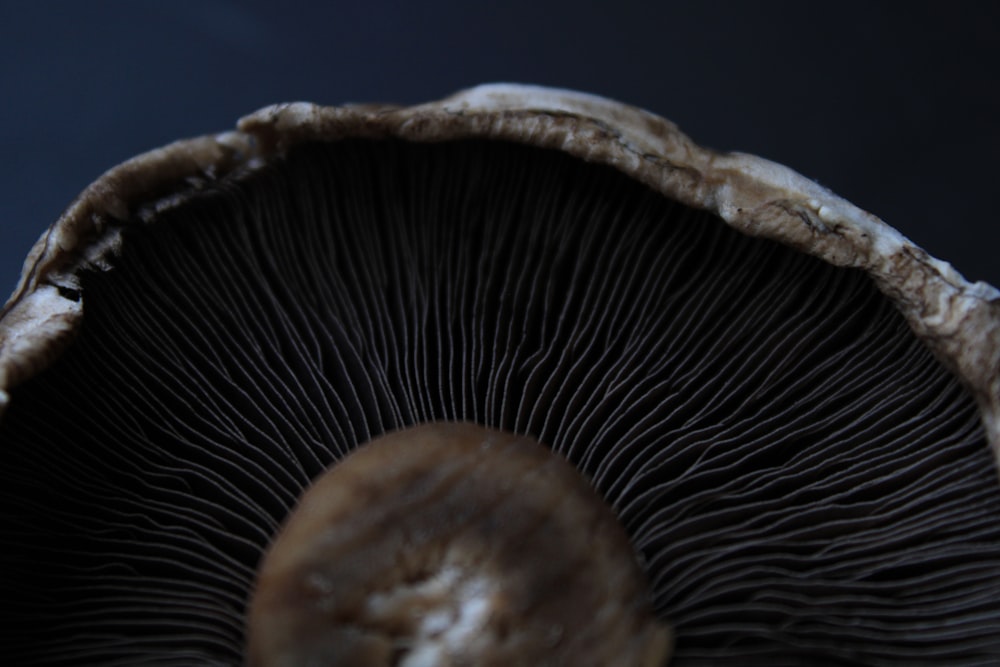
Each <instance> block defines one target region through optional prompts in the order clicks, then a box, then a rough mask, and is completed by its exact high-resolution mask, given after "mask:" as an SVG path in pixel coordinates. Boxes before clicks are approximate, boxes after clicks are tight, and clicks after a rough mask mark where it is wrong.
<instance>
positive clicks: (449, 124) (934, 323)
mask: <svg viewBox="0 0 1000 667" xmlns="http://www.w3.org/2000/svg"><path fill="white" fill-rule="evenodd" d="M347 136H350V137H355V138H364V137H369V138H377V137H398V138H403V139H407V140H411V141H444V140H451V139H460V138H468V137H477V138H491V139H505V140H509V141H515V142H521V143H527V144H531V145H535V146H539V147H546V148H554V149H557V150H561V151H564V152H566V153H569V154H571V155H574V156H577V157H581V158H583V159H585V160H588V161H593V162H598V163H603V164H608V165H611V166H613V167H615V168H616V169H619V170H620V171H622V172H624V173H626V174H629V175H631V176H633V177H634V178H636V179H638V180H639V181H641V182H643V183H645V184H647V185H649V186H650V187H652V188H654V189H656V190H658V191H659V192H662V193H663V194H665V195H666V196H668V197H670V198H673V199H675V200H677V201H679V202H681V203H683V204H686V205H689V206H694V207H697V208H704V209H707V210H709V211H712V212H714V213H716V214H717V215H719V216H720V217H721V218H722V219H723V220H725V221H726V222H727V223H728V224H730V225H731V226H733V227H734V228H736V229H738V230H740V231H742V232H744V233H746V234H749V235H751V236H761V237H765V238H770V239H773V240H776V241H779V242H781V243H784V244H786V245H789V246H791V247H793V248H796V249H798V250H801V251H803V252H806V253H808V254H811V255H814V256H816V257H819V258H821V259H823V260H825V261H827V262H830V263H832V264H835V265H837V266H850V267H856V268H860V269H863V270H864V271H866V272H867V273H868V274H869V275H870V276H871V277H872V279H873V280H874V281H875V284H876V285H877V286H878V287H879V289H880V290H881V291H882V292H883V293H884V294H886V295H887V296H888V297H889V298H891V299H892V300H893V302H894V303H895V304H896V305H897V307H898V308H899V309H900V311H901V312H902V313H903V315H904V316H905V318H906V320H907V322H908V323H909V324H910V327H911V328H912V329H913V331H914V332H915V333H916V334H917V336H918V337H920V338H921V339H922V340H923V341H924V342H925V343H926V344H927V345H928V347H930V349H931V350H932V351H933V352H934V353H935V354H936V355H937V356H938V358H940V359H941V360H942V361H943V362H944V364H945V365H946V366H947V367H948V368H949V369H951V370H952V371H953V372H954V373H955V374H956V375H958V377H959V378H961V380H962V381H963V383H964V384H965V385H966V386H967V387H968V388H969V389H970V391H971V392H972V394H973V396H974V397H975V398H976V401H977V403H978V404H979V406H980V410H981V413H982V418H983V422H984V424H985V427H986V431H987V435H988V438H989V441H990V445H991V447H992V449H993V452H994V458H995V460H997V461H1000V292H998V291H997V289H996V288H994V287H992V286H990V285H988V284H986V283H983V282H976V283H969V282H967V281H966V280H965V279H964V278H963V277H962V276H961V275H960V274H959V273H958V272H956V271H955V270H954V269H953V268H952V267H951V265H949V264H948V263H946V262H943V261H941V260H938V259H935V258H933V257H931V256H930V255H928V254H927V253H926V252H925V251H923V250H922V249H920V248H919V247H917V246H916V245H914V244H913V243H912V242H911V241H909V240H908V239H906V238H905V237H904V236H902V235H901V234H900V233H899V232H897V231H896V230H895V229H893V228H891V227H889V226H888V225H886V224H884V223H883V222H882V221H880V220H879V219H878V218H876V217H875V216H873V215H871V214H869V213H866V212H864V211H862V210H860V209H858V208H857V207H855V206H853V205H852V204H850V203H849V202H847V201H845V200H843V199H841V198H839V197H837V196H836V195H834V194H832V193H831V192H830V191H828V190H827V189H825V188H823V187H821V186H819V185H818V184H816V183H815V182H813V181H811V180H809V179H807V178H805V177H803V176H801V175H800V174H798V173H796V172H794V171H792V170H791V169H788V168H787V167H784V166H782V165H779V164H776V163H773V162H770V161H768V160H765V159H762V158H759V157H755V156H752V155H746V154H740V153H717V152H714V151H711V150H708V149H705V148H701V147H699V146H697V145H696V144H694V143H693V142H692V141H691V140H690V139H689V138H688V137H687V136H685V135H684V134H683V133H681V132H680V131H679V130H678V129H677V127H676V126H675V125H674V124H673V123H671V122H669V121H667V120H664V119H662V118H659V117H657V116H655V115H652V114H650V113H648V112H645V111H642V110H640V109H636V108H634V107H631V106H628V105H625V104H621V103H618V102H614V101H611V100H607V99H604V98H601V97H597V96H593V95H587V94H583V93H577V92H572V91H567V90H558V89H550V88H542V87H536V86H527V85H516V84H492V85H483V86H479V87H476V88H472V89H469V90H466V91H463V92H460V93H458V94H456V95H453V96H451V97H449V98H446V99H444V100H441V101H439V102H432V103H429V104H424V105H419V106H414V107H406V108H401V107H396V106H389V105H353V106H351V105H348V106H343V107H321V106H317V105H313V104H308V103H291V104H280V105H276V106H271V107H267V108H264V109H262V110H260V111H258V112H256V113H254V114H251V115H250V116H247V117H245V118H243V119H242V120H241V121H240V122H239V130H238V131H237V132H230V133H224V134H220V135H216V136H208V137H202V138H198V139H192V140H187V141H179V142H176V143H174V144H171V145H169V146H166V147H164V148H161V149H157V150H154V151H150V152H149V153H145V154H143V155H140V156H138V157H136V158H134V159H132V160H130V161H128V162H126V163H124V164H122V165H120V166H118V167H115V168H113V169H111V170H110V171H108V172H107V173H106V174H105V175H104V176H103V177H101V179H99V180H98V181H97V182H95V183H94V184H93V185H91V186H90V187H89V188H87V190H85V191H84V192H83V194H81V196H80V197H79V198H78V199H77V201H76V202H74V204H73V205H71V206H70V208H69V209H68V210H67V211H66V213H65V214H64V215H63V216H62V217H61V218H60V219H59V220H58V221H57V222H56V223H55V224H54V225H53V226H52V228H50V229H49V230H48V231H47V232H46V233H45V234H43V235H42V237H41V238H40V239H39V241H38V242H37V243H36V244H35V246H34V247H33V248H32V250H31V252H30V254H29V256H28V258H27V260H26V261H25V266H24V270H23V272H22V277H21V281H20V283H19V284H18V286H17V288H16V289H15V290H14V293H13V295H12V296H11V298H10V300H9V301H8V302H7V304H6V306H5V307H4V310H3V315H2V317H0V410H2V409H3V406H4V405H5V404H6V402H7V391H8V389H9V388H10V387H13V386H14V385H16V384H18V383H19V382H20V381H22V380H23V379H25V378H27V377H30V376H31V375H33V374H34V373H35V372H37V371H38V370H39V369H41V368H43V367H44V366H46V365H47V364H48V363H50V361H51V360H52V359H53V358H54V357H56V356H57V355H58V353H59V350H60V349H62V347H63V346H64V345H65V343H66V341H68V340H69V339H70V338H71V336H72V334H73V332H74V331H75V330H76V328H77V327H78V326H79V321H80V317H81V313H82V311H81V303H80V300H79V294H78V289H79V287H78V281H77V279H76V278H75V276H74V272H75V271H76V269H77V268H78V267H80V266H82V265H97V266H100V265H101V264H102V262H103V257H104V256H105V255H106V253H108V252H113V250H114V248H115V247H116V246H117V243H118V241H117V239H118V233H119V229H118V227H117V226H116V224H115V221H120V220H124V219H126V218H127V213H128V212H130V211H131V210H132V209H133V208H135V207H136V206H140V205H141V206H152V207H154V208H163V207H167V206H170V205H171V204H172V203H173V202H174V197H173V196H172V195H166V193H169V192H172V191H176V187H177V186H178V184H181V183H185V182H186V183H188V184H189V187H192V188H194V189H197V187H198V182H199V180H201V179H205V178H216V177H219V176H221V175H224V174H226V173H229V172H231V171H233V170H235V169H243V168H251V169H252V168H254V166H256V165H259V164H262V163H263V162H264V161H265V160H266V159H267V158H268V157H271V156H273V155H275V154H280V153H281V152H283V151H285V150H287V149H288V148H289V147H291V146H293V145H296V144H298V143H301V142H304V141H309V140H316V139H323V140H335V139H337V138H341V137H347ZM162 196H165V197H166V198H165V199H160V200H157V198H158V197H162ZM151 202H153V203H151Z"/></svg>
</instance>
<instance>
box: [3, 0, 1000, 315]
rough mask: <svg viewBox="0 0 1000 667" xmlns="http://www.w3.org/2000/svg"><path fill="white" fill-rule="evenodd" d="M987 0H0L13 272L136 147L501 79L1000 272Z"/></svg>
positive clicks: (971, 268) (997, 147) (994, 65)
mask: <svg viewBox="0 0 1000 667" xmlns="http://www.w3.org/2000/svg"><path fill="white" fill-rule="evenodd" d="M654 5H655V6H654ZM991 7H992V8H993V9H991ZM996 7H998V5H997V4H995V3H975V2H968V3H961V2H959V3H955V2H950V3H941V2H927V3H920V2H918V3H912V2H911V3H898V2H837V3H819V2H816V3H813V2H761V3H751V2H696V1H691V2H659V3H652V2H629V1H618V2H601V3H597V2H585V1H582V0H576V1H575V2H570V1H566V2H543V1H542V0H533V1H530V2H525V1H521V0H517V1H508V2H496V3H486V2H475V1H473V0H465V1H463V2H413V1H408V2H403V1H400V2H374V1H371V2H366V3H364V4H362V3H338V2H327V3H314V4H311V3H305V2H278V1H277V0H272V1H270V2H238V1H236V0H229V1H226V0H200V1H197V2H196V1H189V2H152V1H149V2H137V1H133V2H123V1H122V2H36V1H29V0H24V1H14V2H12V1H10V0H0V153H2V157H3V159H2V160H0V292H2V293H3V294H6V293H8V292H9V290H10V289H11V288H13V286H14V283H15V280H16V276H17V274H18V272H19V270H20V264H21V261H22V258H23V256H24V255H25V253H26V252H27V250H28V248H29V247H30V246H31V244H32V243H33V242H34V240H35V239H36V238H37V237H38V235H39V234H40V233H41V231H42V230H43V229H44V228H45V227H46V226H47V225H48V224H50V223H51V222H52V221H53V220H55V218H56V217H57V216H58V215H59V214H60V212H61V211H62V209H63V208H64V207H65V206H66V205H67V204H68V203H69V202H70V201H71V200H72V198H73V197H74V196H75V195H76V194H77V193H78V192H79V191H80V190H81V189H82V188H83V187H85V186H86V185H87V184H88V183H89V182H90V181H92V180H93V179H94V178H96V177H97V176H98V175H99V174H100V173H101V172H103V171H104V170H105V169H107V168H109V167H111V166H113V165H114V164H116V163H118V162H120V161H122V160H124V159H126V158H128V157H130V156H132V155H134V154H136V153H138V152H141V151H144V150H147V149H150V148H153V147H156V146H158V145H161V144H164V143H167V142H169V141H171V140H173V139H177V138H181V137H186V136H191V135H197V134H204V133H209V132H214V131H218V130H222V129H228V128H231V127H232V126H233V124H234V122H235V120H236V119H237V118H238V117H239V116H241V115H243V114H245V113H247V112H249V111H252V110H254V109H256V108H258V107H260V106H263V105H266V104H269V103H272V102H278V101H287V100H310V101H315V102H320V103H326V104H336V103H341V102H345V101H390V102H401V103H411V102H419V101H424V100H428V99H432V98H437V97H440V96H442V95H445V94H447V93H449V92H452V91H454V90H456V89H459V88H463V87H467V86H470V85H473V84H476V83H479V82H485V81H496V80H508V81H521V82H531V83H540V84H547V85H556V86H562V87H569V88H577V89H582V90H586V91H590V92H595V93H599V94H602V95H605V96H609V97H613V98H617V99H620V100H622V101H627V102H631V103H633V104H636V105H639V106H643V107H646V108H648V109H650V110H652V111H655V112H657V113H659V114H661V115H664V116H666V117H668V118H670V119H672V120H674V121H675V122H677V123H678V124H679V125H680V126H681V128H682V129H684V130H685V131H686V132H687V133H688V134H690V135H691V136H692V137H694V138H695V139H696V140H697V141H699V142H701V143H704V144H706V145H709V146H713V147H716V148H720V149H734V150H743V151H748V152H752V153H757V154H760V155H763V156H765V157H769V158H771V159H774V160H777V161H779V162H784V163H786V164H788V165H790V166H792V167H794V168H796V169H798V170H799V171H801V172H803V173H804V174H806V175H808V176H810V177H812V178H815V179H817V180H819V181H820V182H822V183H823V184H824V185H827V186H828V187H830V188H832V189H833V190H834V191H836V192H838V193H839V194H841V195H843V196H845V197H847V198H848V199H850V200H852V201H853V202H854V203H856V204H858V205H859V206H861V207H862V208H866V209H868V210H870V211H872V212H874V213H876V214H877V215H879V216H881V217H882V218H884V219H885V220H886V221H888V222H889V223H890V224H892V225H894V226H896V227H897V228H899V229H900V230H901V231H903V233H905V234H907V235H908V236H910V237H911V238H913V239H914V240H915V241H916V242H917V243H919V244H920V245H922V246H924V247H925V248H926V249H927V250H929V251H930V252H931V253H933V254H935V255H937V256H939V257H941V258H943V259H946V260H948V261H951V262H952V263H953V264H955V265H956V267H957V268H958V269H959V270H960V271H962V272H963V273H964V274H965V275H966V276H967V277H969V278H970V279H985V280H988V281H989V282H992V283H994V284H1000V262H997V260H996V251H997V248H998V244H997V241H998V236H1000V233H998V227H1000V215H998V213H997V208H998V207H997V198H998V187H997V180H998V176H1000V167H998V166H997V163H998V160H1000V129H998V119H1000V44H998V42H1000V40H998V36H1000V30H998V14H1000V12H998V10H997V9H996ZM0 299H2V297H0Z"/></svg>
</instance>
